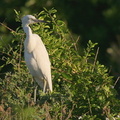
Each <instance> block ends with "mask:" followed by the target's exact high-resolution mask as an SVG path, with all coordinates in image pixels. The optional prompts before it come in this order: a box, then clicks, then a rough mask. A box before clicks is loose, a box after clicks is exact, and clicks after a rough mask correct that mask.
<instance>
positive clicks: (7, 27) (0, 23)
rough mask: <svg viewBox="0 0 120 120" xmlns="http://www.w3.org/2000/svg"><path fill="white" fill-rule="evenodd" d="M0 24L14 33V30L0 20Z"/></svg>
mask: <svg viewBox="0 0 120 120" xmlns="http://www.w3.org/2000/svg"><path fill="white" fill-rule="evenodd" d="M0 24H1V25H2V26H4V27H5V28H7V29H8V30H10V31H12V32H15V33H16V31H14V30H12V29H11V28H9V27H8V26H6V25H5V24H3V23H1V22H0Z"/></svg>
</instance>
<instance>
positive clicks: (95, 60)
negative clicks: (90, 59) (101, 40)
mask: <svg viewBox="0 0 120 120" xmlns="http://www.w3.org/2000/svg"><path fill="white" fill-rule="evenodd" d="M98 53H99V47H98V48H97V52H96V55H95V59H94V64H93V66H94V67H93V70H92V72H93V71H94V69H95V64H96V62H97V57H98Z"/></svg>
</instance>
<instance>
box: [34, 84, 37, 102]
mask: <svg viewBox="0 0 120 120" xmlns="http://www.w3.org/2000/svg"><path fill="white" fill-rule="evenodd" d="M36 96H37V85H36V86H35V89H34V102H35V103H36Z"/></svg>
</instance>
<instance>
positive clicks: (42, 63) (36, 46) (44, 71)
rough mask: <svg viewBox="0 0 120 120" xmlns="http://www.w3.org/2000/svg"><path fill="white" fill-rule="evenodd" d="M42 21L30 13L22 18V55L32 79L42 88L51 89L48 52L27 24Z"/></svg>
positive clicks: (44, 90) (44, 89)
mask: <svg viewBox="0 0 120 120" xmlns="http://www.w3.org/2000/svg"><path fill="white" fill-rule="evenodd" d="M37 22H44V21H42V20H37V19H36V18H35V17H34V16H32V15H26V16H24V17H23V18H22V27H23V29H24V32H25V33H26V39H25V41H24V57H25V61H26V65H27V67H28V69H29V71H30V73H31V74H32V76H33V78H34V80H35V81H36V82H37V83H38V85H39V86H40V87H41V88H42V89H43V92H46V91H47V90H50V91H52V80H51V68H50V60H49V55H48V52H47V50H46V48H45V46H44V44H43V42H42V40H41V38H40V37H39V36H38V35H37V34H33V33H32V30H31V28H30V27H29V24H33V23H37Z"/></svg>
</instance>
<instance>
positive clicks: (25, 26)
mask: <svg viewBox="0 0 120 120" xmlns="http://www.w3.org/2000/svg"><path fill="white" fill-rule="evenodd" d="M22 27H23V30H24V32H25V33H26V36H27V37H29V36H30V35H32V30H31V28H30V27H29V25H24V24H22Z"/></svg>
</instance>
